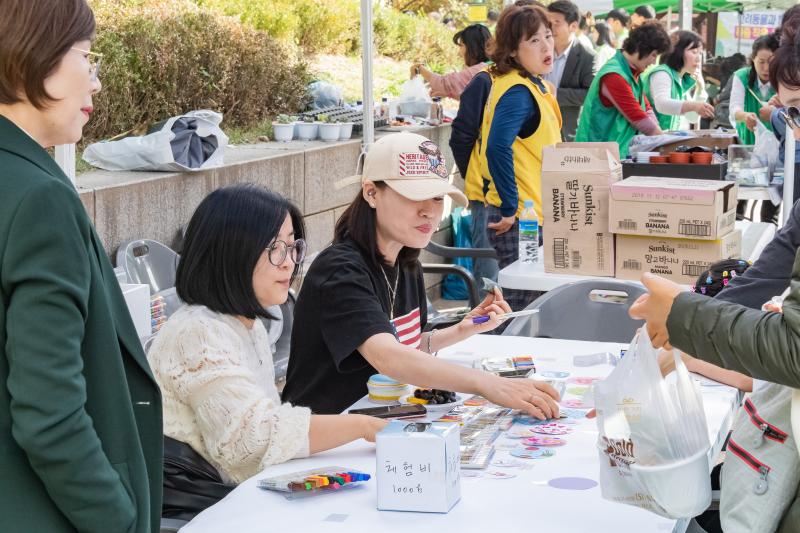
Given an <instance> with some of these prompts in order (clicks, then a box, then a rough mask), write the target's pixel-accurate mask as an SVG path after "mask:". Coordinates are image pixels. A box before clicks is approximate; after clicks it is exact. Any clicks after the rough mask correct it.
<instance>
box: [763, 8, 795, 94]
mask: <svg viewBox="0 0 800 533" xmlns="http://www.w3.org/2000/svg"><path fill="white" fill-rule="evenodd" d="M769 82H770V84H771V85H772V86H773V87H774V88H775V90H776V91H777V90H778V86H779V85H783V86H784V87H786V88H788V89H797V88H800V5H796V6H794V7H791V8H789V9H788V10H787V11H786V13H784V14H783V23H782V24H781V29H780V45H779V46H778V49H777V50H776V51H775V54H774V55H773V56H772V61H770V62H769Z"/></svg>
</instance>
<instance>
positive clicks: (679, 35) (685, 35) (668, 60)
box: [661, 30, 703, 72]
mask: <svg viewBox="0 0 800 533" xmlns="http://www.w3.org/2000/svg"><path fill="white" fill-rule="evenodd" d="M672 42H673V43H675V44H674V45H673V46H672V50H669V51H668V52H666V53H664V54H661V62H662V63H664V64H665V65H667V66H668V67H669V68H671V69H672V70H674V71H676V72H680V71H681V69H683V67H684V64H685V63H686V61H685V60H684V57H683V54H684V52H686V50H691V49H693V48H697V47H698V46H703V39H702V38H701V37H700V36H699V35H697V34H696V33H695V32H693V31H685V30H681V31H679V32H676V33H675V35H673V37H672Z"/></svg>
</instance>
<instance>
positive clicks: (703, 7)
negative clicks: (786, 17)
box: [576, 0, 800, 15]
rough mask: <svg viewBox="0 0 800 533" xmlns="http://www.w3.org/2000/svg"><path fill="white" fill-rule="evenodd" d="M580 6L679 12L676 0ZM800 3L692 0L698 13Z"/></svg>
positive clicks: (597, 10) (600, 0)
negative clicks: (646, 7)
mask: <svg viewBox="0 0 800 533" xmlns="http://www.w3.org/2000/svg"><path fill="white" fill-rule="evenodd" d="M576 3H577V4H578V7H580V8H581V10H583V11H591V12H592V13H593V14H595V15H600V14H605V13H608V12H609V11H610V10H611V9H612V7H613V8H614V9H625V10H626V11H627V12H628V13H633V11H634V10H635V9H636V8H637V7H639V6H641V5H643V4H647V5H650V6H653V8H654V9H655V10H656V13H662V12H664V11H666V10H667V9H668V8H670V7H672V9H673V11H676V12H677V2H675V0H652V1H646V0H645V1H644V2H642V1H641V0H638V1H637V0H613V1H612V0H586V1H583V0H578V1H577V2H576ZM798 3H800V1H798V0H739V1H735V2H731V1H727V0H697V1H695V2H692V10H693V11H695V12H696V13H709V12H711V13H716V12H719V11H756V10H776V11H782V10H786V9H789V8H790V7H792V6H793V5H796V4H798Z"/></svg>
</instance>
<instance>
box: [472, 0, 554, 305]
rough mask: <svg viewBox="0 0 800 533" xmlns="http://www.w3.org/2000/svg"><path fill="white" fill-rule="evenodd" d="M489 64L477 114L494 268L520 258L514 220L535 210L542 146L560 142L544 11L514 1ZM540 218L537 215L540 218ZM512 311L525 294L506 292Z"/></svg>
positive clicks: (523, 301)
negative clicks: (488, 83) (488, 85)
mask: <svg viewBox="0 0 800 533" xmlns="http://www.w3.org/2000/svg"><path fill="white" fill-rule="evenodd" d="M491 59H492V61H493V62H494V65H492V67H491V68H490V73H491V75H492V78H493V84H492V89H491V92H490V93H489V98H488V99H487V101H486V107H485V110H484V113H483V124H482V126H481V139H482V142H481V143H479V144H478V145H477V149H478V151H479V156H478V160H479V162H480V172H481V177H482V180H483V193H484V197H485V201H486V203H487V208H486V209H487V219H488V221H489V224H488V233H489V242H490V243H491V244H492V246H493V247H494V249H495V250H496V251H497V255H498V259H499V262H500V268H504V267H506V266H508V265H510V264H511V263H513V262H514V261H516V260H517V259H518V258H519V221H518V220H517V217H518V215H519V214H520V213H521V212H522V209H523V206H524V203H525V200H533V202H534V205H535V206H536V209H537V212H540V209H541V205H542V204H541V200H542V194H541V188H542V187H541V170H542V148H543V147H544V146H548V145H552V144H555V143H557V142H560V141H561V112H560V111H559V108H558V103H557V102H556V98H555V94H554V93H555V91H554V89H553V87H552V86H551V85H549V84H548V83H547V82H545V81H544V80H543V79H542V77H541V76H542V75H543V74H547V73H548V72H550V71H551V70H552V68H553V34H552V32H551V31H550V23H549V22H548V19H547V14H546V13H545V11H544V10H542V9H540V8H537V7H533V6H525V7H518V6H512V7H509V8H506V9H505V10H503V13H502V14H501V15H500V20H499V21H498V22H497V32H496V33H495V43H494V47H493V50H492V57H491ZM540 222H541V220H540ZM506 300H507V301H508V303H509V304H510V305H511V307H512V309H520V308H522V307H524V306H525V304H526V303H527V302H526V295H525V292H524V291H507V293H506Z"/></svg>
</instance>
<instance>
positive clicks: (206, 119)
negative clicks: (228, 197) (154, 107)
mask: <svg viewBox="0 0 800 533" xmlns="http://www.w3.org/2000/svg"><path fill="white" fill-rule="evenodd" d="M179 119H188V120H189V121H191V123H192V125H193V127H196V131H195V132H194V133H195V134H196V136H197V137H200V138H201V139H202V140H203V142H206V143H207V146H211V147H213V149H212V150H211V153H210V154H209V156H208V157H207V158H206V159H205V160H204V162H203V163H202V164H200V165H199V166H193V167H192V166H187V165H184V164H181V163H180V162H178V161H177V160H176V159H177V157H176V155H178V153H179V151H180V150H181V149H182V148H185V146H184V147H174V146H173V143H172V141H173V140H174V139H175V138H176V134H175V133H174V132H173V126H174V125H175V123H176V122H177V121H178V120H179ZM221 122H222V115H221V114H219V113H216V112H214V111H209V110H199V111H191V112H189V113H186V114H185V115H180V116H177V117H172V118H170V119H168V120H166V121H164V123H163V125H161V127H160V128H159V129H158V131H154V132H152V133H148V134H147V135H142V136H139V137H126V138H124V139H120V140H118V141H101V142H98V143H94V144H91V145H89V146H88V147H87V148H86V150H85V151H84V152H83V160H84V161H86V162H87V163H89V164H90V165H92V166H95V167H98V168H102V169H105V170H164V171H178V172H185V171H191V170H203V169H206V168H211V167H217V166H220V165H222V164H223V162H224V152H225V148H226V147H227V146H228V136H227V135H225V133H224V132H223V131H222V129H221V128H220V127H219V125H220V123H221ZM208 143H210V144H208Z"/></svg>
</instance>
